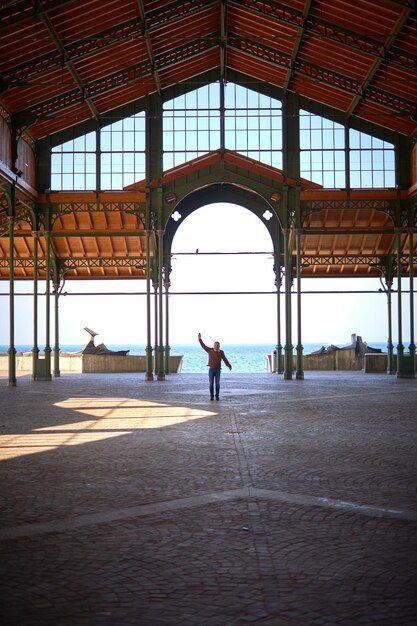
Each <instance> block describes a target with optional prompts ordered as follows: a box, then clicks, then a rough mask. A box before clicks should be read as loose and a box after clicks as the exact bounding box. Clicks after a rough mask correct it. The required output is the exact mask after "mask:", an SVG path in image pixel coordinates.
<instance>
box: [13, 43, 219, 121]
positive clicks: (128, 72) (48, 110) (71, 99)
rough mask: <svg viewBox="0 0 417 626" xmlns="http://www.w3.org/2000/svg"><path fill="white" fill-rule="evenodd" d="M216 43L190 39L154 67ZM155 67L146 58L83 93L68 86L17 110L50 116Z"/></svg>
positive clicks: (149, 72)
mask: <svg viewBox="0 0 417 626" xmlns="http://www.w3.org/2000/svg"><path fill="white" fill-rule="evenodd" d="M217 45H218V35H217V36H216V37H213V36H210V37H203V38H201V39H197V40H195V41H193V42H189V43H186V44H184V45H182V46H179V47H178V48H175V49H174V50H171V51H169V52H164V53H162V54H160V55H157V56H156V57H155V68H156V69H167V68H169V67H171V66H173V65H175V64H177V63H180V62H181V61H184V59H190V58H193V57H195V56H196V55H198V54H202V53H204V52H207V50H210V49H213V48H215V47H216V46H217ZM153 72H154V68H153V67H152V63H151V61H150V60H149V59H146V60H145V61H142V62H141V63H137V64H136V65H133V66H131V67H128V68H126V69H123V70H120V71H118V72H114V73H113V74H110V75H107V76H104V77H103V78H99V79H97V80H95V81H93V82H91V83H88V84H86V85H84V86H83V90H82V92H80V90H79V89H78V88H77V89H71V90H69V91H66V92H65V93H63V94H60V95H59V96H55V97H53V98H49V99H48V100H44V101H43V102H40V103H38V104H36V105H34V106H33V107H31V108H28V109H25V110H24V111H21V112H20V113H19V115H20V116H23V117H26V116H30V117H33V118H34V119H39V118H42V117H44V116H45V115H51V114H53V113H54V112H56V111H62V110H63V109H67V108H69V107H71V106H74V105H77V104H80V103H81V102H84V101H85V99H89V98H93V97H95V96H98V95H102V94H104V93H108V92H110V91H111V90H112V89H116V88H119V87H121V86H125V85H129V84H131V83H134V82H137V81H138V80H143V79H145V78H146V77H153V76H154V73H153Z"/></svg>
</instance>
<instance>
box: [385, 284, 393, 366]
mask: <svg viewBox="0 0 417 626" xmlns="http://www.w3.org/2000/svg"><path fill="white" fill-rule="evenodd" d="M386 284H387V288H386V294H387V308H388V342H387V374H394V373H395V368H394V344H393V343H392V280H389V281H388V280H387V281H386Z"/></svg>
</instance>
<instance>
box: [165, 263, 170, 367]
mask: <svg viewBox="0 0 417 626" xmlns="http://www.w3.org/2000/svg"><path fill="white" fill-rule="evenodd" d="M167 273H169V270H168V269H167V265H166V266H165V274H167ZM170 286H171V283H170V281H169V279H167V276H166V275H165V282H164V287H165V373H166V374H170V373H171V364H170V357H171V346H170V345H169V288H170Z"/></svg>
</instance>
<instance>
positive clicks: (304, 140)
mask: <svg viewBox="0 0 417 626" xmlns="http://www.w3.org/2000/svg"><path fill="white" fill-rule="evenodd" d="M300 148H301V149H303V150H309V149H310V148H311V141H310V131H309V130H301V131H300Z"/></svg>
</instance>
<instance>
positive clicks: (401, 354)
mask: <svg viewBox="0 0 417 626" xmlns="http://www.w3.org/2000/svg"><path fill="white" fill-rule="evenodd" d="M396 241H397V283H398V290H397V291H398V303H397V305H398V345H397V377H398V378H402V373H403V361H404V344H403V327H402V316H403V312H402V286H401V228H397V229H396Z"/></svg>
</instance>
